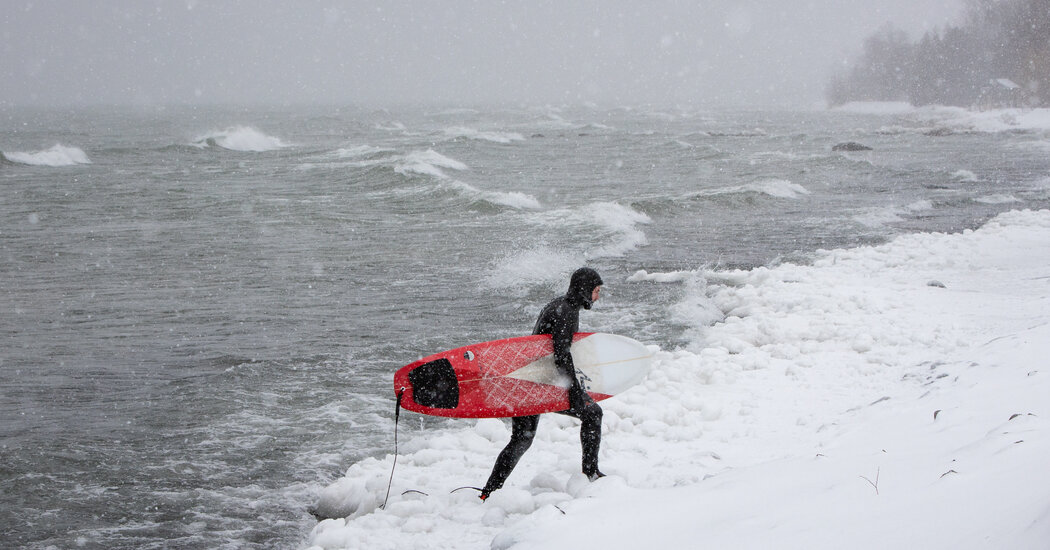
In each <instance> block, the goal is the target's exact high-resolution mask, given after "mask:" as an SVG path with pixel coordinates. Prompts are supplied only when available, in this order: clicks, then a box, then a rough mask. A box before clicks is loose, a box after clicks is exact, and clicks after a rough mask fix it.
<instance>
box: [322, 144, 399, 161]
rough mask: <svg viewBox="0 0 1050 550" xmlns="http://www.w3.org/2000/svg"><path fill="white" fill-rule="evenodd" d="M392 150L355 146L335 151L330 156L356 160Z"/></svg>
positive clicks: (391, 150)
mask: <svg viewBox="0 0 1050 550" xmlns="http://www.w3.org/2000/svg"><path fill="white" fill-rule="evenodd" d="M390 152H393V149H387V148H384V147H372V146H371V145H355V146H353V147H344V148H342V149H336V150H335V151H333V152H332V156H335V157H337V158H342V159H346V158H356V157H367V156H369V155H377V154H379V153H390Z"/></svg>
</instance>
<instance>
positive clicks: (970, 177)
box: [952, 170, 977, 183]
mask: <svg viewBox="0 0 1050 550" xmlns="http://www.w3.org/2000/svg"><path fill="white" fill-rule="evenodd" d="M952 179H953V180H955V181H958V182H962V183H975V182H976V181H977V174H974V173H973V172H971V171H969V170H956V171H955V172H953V173H952Z"/></svg>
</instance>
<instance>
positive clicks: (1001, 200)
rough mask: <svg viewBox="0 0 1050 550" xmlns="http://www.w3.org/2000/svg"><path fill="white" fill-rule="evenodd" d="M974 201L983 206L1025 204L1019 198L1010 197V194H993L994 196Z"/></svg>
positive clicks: (985, 196) (986, 196) (978, 198)
mask: <svg viewBox="0 0 1050 550" xmlns="http://www.w3.org/2000/svg"><path fill="white" fill-rule="evenodd" d="M973 201H974V202H979V203H981V204H1010V203H1013V202H1024V201H1022V200H1021V199H1019V198H1017V197H1015V196H1013V195H1009V194H1005V193H996V194H992V195H984V196H983V197H976V198H975V199H973Z"/></svg>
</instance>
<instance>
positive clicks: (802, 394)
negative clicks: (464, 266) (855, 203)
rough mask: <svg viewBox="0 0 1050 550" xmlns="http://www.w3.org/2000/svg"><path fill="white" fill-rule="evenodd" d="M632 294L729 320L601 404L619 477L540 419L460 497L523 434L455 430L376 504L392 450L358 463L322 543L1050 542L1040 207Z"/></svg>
mask: <svg viewBox="0 0 1050 550" xmlns="http://www.w3.org/2000/svg"><path fill="white" fill-rule="evenodd" d="M633 279H634V280H636V281H640V282H644V284H652V283H656V284H683V283H687V286H686V291H687V292H686V294H687V296H686V297H684V299H683V301H685V302H691V303H692V304H694V305H691V306H690V307H686V308H683V309H682V312H688V311H694V310H696V311H704V313H703V314H702V315H699V317H700V318H703V319H710V318H711V316H710V314H709V310H710V309H717V310H719V311H721V312H722V314H723V315H722V317H721V320H719V321H718V322H716V323H715V324H713V325H705V324H704V322H701V321H699V320H698V321H697V324H696V327H695V329H694V330H693V331H692V332H691V333H690V334H691V335H692V336H693V339H694V341H693V342H692V344H691V345H690V346H687V348H686V349H678V350H673V351H660V352H659V353H658V354H657V361H656V364H655V365H654V368H653V371H652V373H651V375H650V376H649V378H648V379H647V380H646V381H644V382H643V383H641V384H640V385H638V386H636V387H635V388H632V389H631V390H629V391H627V392H625V393H623V394H621V395H619V396H617V397H615V398H613V399H610V400H607V401H604V402H603V407H604V409H605V417H604V437H603V440H602V455H601V456H602V469H603V470H604V471H605V472H606V473H607V474H609V477H606V478H603V479H600V480H598V481H596V482H594V483H591V482H588V481H587V480H586V479H585V478H584V477H583V476H582V475H580V474H579V461H580V456H579V453H580V450H579V439H578V437H579V435H578V431H579V429H578V423H577V422H576V421H575V420H573V419H570V418H566V417H561V416H558V415H546V416H545V417H544V418H543V419H542V420H541V422H540V428H539V431H538V433H537V437H536V441H535V443H534V444H533V446H532V448H531V449H530V450H529V452H528V453H526V455H525V456H524V457H523V458H522V461H521V463H520V464H519V465H518V468H517V469H516V470H515V471H514V473H513V474H512V475H511V477H510V479H509V480H508V482H507V485H506V487H505V488H504V489H503V490H501V491H498V492H496V493H494V494H493V496H492V498H490V499H489V501H487V502H485V503H482V502H481V501H480V500H478V498H477V492H476V491H471V490H463V491H457V492H454V493H449V491H451V490H452V489H454V488H455V487H457V486H459V485H480V484H482V483H484V480H485V478H486V477H487V475H488V473H489V469H490V468H491V466H492V462H493V461H494V460H495V457H496V454H497V453H498V452H499V450H500V449H501V448H502V446H503V444H504V443H505V442H506V440H507V438H508V437H509V431H508V430H507V429H506V427H505V426H504V425H503V423H502V422H500V421H494V420H485V421H480V422H475V421H463V428H461V429H451V430H445V431H436V432H433V433H431V434H429V435H425V436H417V438H416V439H414V440H413V441H411V442H410V443H408V444H406V445H404V446H403V453H402V455H401V456H400V457H399V460H398V470H397V474H396V476H395V479H394V488H393V490H392V492H391V497H390V504H389V505H388V506H387V508H386V509H385V510H380V509H378V508H377V505H376V504H375V503H378V502H382V497H383V495H382V493H385V488H386V487H385V486H386V480H387V478H388V475H389V469H390V466H391V461H392V458H393V457H392V456H387V457H385V458H383V459H381V460H376V459H368V460H365V461H362V462H360V463H358V464H355V465H353V466H352V467H351V468H350V469H349V470H348V472H347V476H346V478H344V479H341V480H339V481H337V482H336V483H335V484H333V485H332V486H331V487H329V488H328V489H327V490H326V492H325V496H323V497H322V500H323V501H324V500H326V499H327V502H329V503H330V504H331V506H332V509H333V510H335V511H337V512H338V513H339V515H340V517H341V518H344V519H336V520H326V521H324V522H321V523H319V524H318V525H317V527H316V528H315V529H314V531H313V533H312V534H311V544H313V545H316V547H318V548H407V547H428V548H485V547H490V548H498V549H508V550H509V549H514V550H525V549H539V548H543V549H558V548H566V549H568V548H573V549H576V548H581V547H587V548H599V547H601V548H607V549H629V548H639V547H650V546H659V545H667V544H670V545H674V546H680V545H681V544H682V543H683V541H689V542H690V546H692V545H693V544H692V543H695V546H697V547H701V546H702V547H712V548H771V547H775V548H817V549H821V548H828V549H831V548H851V549H858V548H859V549H863V548H933V549H940V548H943V549H949V548H951V549H957V548H963V549H967V548H974V549H977V548H1015V549H1033V550H1035V549H1042V548H1047V547H1048V542H1050V492H1048V491H1046V487H1048V486H1050V479H1048V474H1047V470H1046V463H1047V461H1048V459H1050V438H1048V437H1047V431H1048V428H1050V427H1048V426H1047V421H1048V419H1050V410H1047V409H1048V404H1050V400H1048V399H1047V398H1046V396H1047V395H1048V394H1050V367H1048V366H1046V363H1045V360H1044V358H1045V357H1046V356H1047V355H1050V211H1039V212H1030V211H1024V212H1011V213H1007V214H1003V215H1000V216H999V217H997V218H995V219H993V220H992V221H990V222H988V223H987V224H986V225H985V226H984V227H982V228H980V229H978V230H975V231H965V232H963V233H959V234H914V235H906V236H901V237H899V238H897V239H895V240H894V241H892V242H890V243H888V244H885V245H882V246H875V247H861V248H856V249H850V250H832V251H825V252H821V253H820V254H818V257H817V258H816V259H815V260H814V261H813V263H812V265H806V266H802V265H794V264H784V265H781V266H777V267H775V268H766V267H761V268H757V269H753V270H748V271H726V272H715V271H704V270H700V271H697V272H695V273H694V275H693V276H692V277H687V276H684V275H682V274H681V273H678V274H674V276H670V277H666V278H661V277H658V276H655V274H649V273H644V274H636V277H634V278H633ZM931 280H936V281H938V282H942V284H941V285H929V284H928V282H929V281H931ZM690 281H691V282H690ZM702 302H706V303H707V305H706V306H705V307H695V304H697V303H702ZM676 320H680V319H676ZM406 489H416V490H420V491H423V492H425V493H427V495H428V496H423V495H420V494H418V493H405V494H402V493H403V492H404V491H405V490H406ZM344 514H345V515H344Z"/></svg>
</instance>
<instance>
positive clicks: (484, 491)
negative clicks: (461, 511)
mask: <svg viewBox="0 0 1050 550" xmlns="http://www.w3.org/2000/svg"><path fill="white" fill-rule="evenodd" d="M492 491H495V489H482V490H481V494H480V495H478V498H480V499H481V502H485V501H486V500H488V498H489V495H491V494H492Z"/></svg>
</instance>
